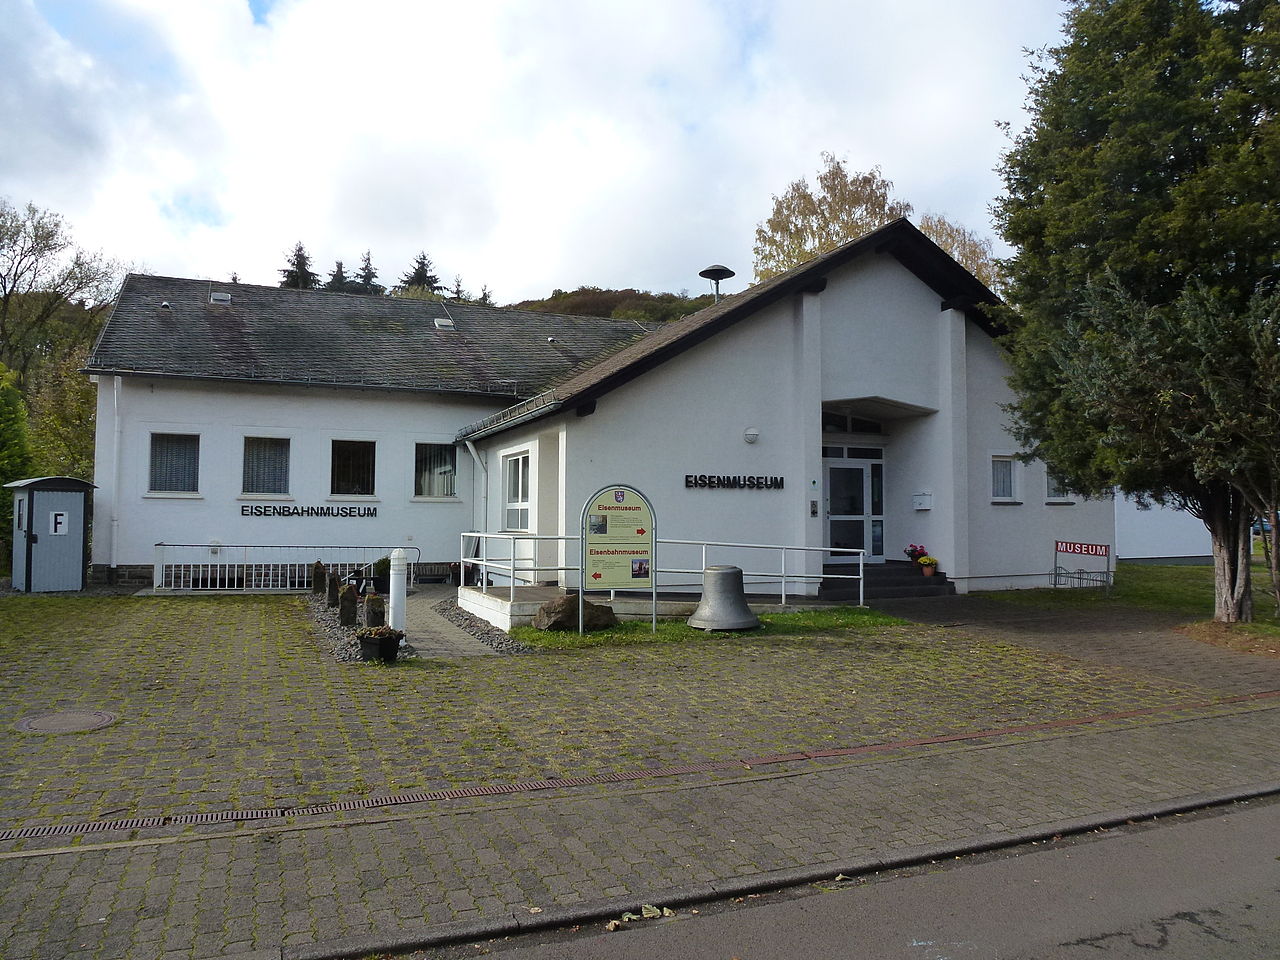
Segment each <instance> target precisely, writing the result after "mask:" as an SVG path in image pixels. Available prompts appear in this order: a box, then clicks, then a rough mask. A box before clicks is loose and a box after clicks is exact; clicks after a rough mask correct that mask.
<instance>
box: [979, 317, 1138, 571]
mask: <svg viewBox="0 0 1280 960" xmlns="http://www.w3.org/2000/svg"><path fill="white" fill-rule="evenodd" d="M966 342H967V351H966V352H967V356H968V365H967V374H966V375H967V379H968V383H969V390H968V396H969V431H968V437H969V530H970V538H969V556H970V561H969V563H970V570H969V576H970V577H972V578H974V579H971V580H970V581H969V583H968V588H969V589H971V590H1002V589H1009V588H1019V587H1044V586H1048V578H1047V576H1046V575H1047V574H1049V573H1050V572H1051V571H1052V569H1053V559H1054V555H1053V547H1054V541H1055V540H1059V539H1060V540H1071V541H1078V542H1084V543H1106V544H1109V545H1110V546H1111V547H1112V557H1113V560H1112V562H1113V565H1114V555H1115V516H1114V511H1113V509H1112V504H1111V502H1110V501H1109V500H1083V499H1080V498H1074V499H1073V500H1072V501H1071V502H1065V501H1059V502H1053V501H1049V499H1048V477H1047V474H1046V472H1045V467H1044V464H1043V463H1039V462H1033V463H1027V464H1024V463H1019V462H1015V463H1014V465H1013V475H1014V499H1015V500H1016V501H1017V502H1016V503H1003V502H1001V503H996V502H993V501H992V497H991V492H992V491H991V458H992V457H993V456H1010V455H1012V454H1015V453H1017V452H1018V449H1017V446H1016V443H1015V441H1014V439H1013V437H1012V436H1011V435H1010V434H1009V432H1008V430H1007V429H1006V428H1005V426H1006V423H1007V422H1008V420H1007V417H1006V416H1005V414H1004V413H1003V411H1001V409H1000V407H999V405H1000V404H1002V403H1008V402H1010V401H1012V400H1013V391H1012V390H1010V389H1009V386H1008V384H1007V383H1006V381H1005V378H1006V377H1007V376H1008V373H1009V370H1008V366H1007V364H1006V363H1005V361H1004V358H1003V357H1002V356H1001V353H1000V349H999V347H997V346H996V344H995V343H994V341H992V340H991V338H990V337H988V336H987V335H986V334H985V333H983V332H982V331H980V330H979V329H977V328H976V327H974V326H972V325H970V326H969V328H968V334H967V336H966ZM1063 565H1064V566H1069V567H1070V568H1071V569H1075V568H1077V567H1084V568H1086V569H1102V568H1103V566H1104V564H1103V562H1102V561H1099V560H1095V559H1093V558H1080V557H1074V556H1073V557H1070V558H1064V559H1063ZM1026 574H1037V576H1025V575H1026ZM957 586H961V587H962V586H963V583H961V584H958V585H957Z"/></svg>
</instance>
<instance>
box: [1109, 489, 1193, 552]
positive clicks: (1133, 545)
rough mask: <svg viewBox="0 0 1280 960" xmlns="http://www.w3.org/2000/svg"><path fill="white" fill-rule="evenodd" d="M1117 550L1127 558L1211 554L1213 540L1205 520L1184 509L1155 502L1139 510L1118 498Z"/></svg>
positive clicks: (1125, 500) (1131, 503)
mask: <svg viewBox="0 0 1280 960" xmlns="http://www.w3.org/2000/svg"><path fill="white" fill-rule="evenodd" d="M1115 503H1116V554H1117V555H1118V556H1120V557H1121V558H1123V559H1126V560H1130V559H1132V560H1141V559H1147V558H1153V557H1209V556H1211V555H1212V554H1213V544H1212V541H1211V540H1210V538H1209V531H1208V529H1207V528H1206V527H1205V525H1204V521H1203V520H1200V519H1199V518H1197V517H1193V516H1192V515H1191V514H1189V513H1187V511H1185V510H1176V509H1174V508H1173V507H1161V506H1153V507H1152V508H1151V509H1150V510H1140V509H1138V506H1137V504H1135V503H1134V502H1133V501H1132V500H1130V499H1129V498H1127V497H1117V498H1116V501H1115Z"/></svg>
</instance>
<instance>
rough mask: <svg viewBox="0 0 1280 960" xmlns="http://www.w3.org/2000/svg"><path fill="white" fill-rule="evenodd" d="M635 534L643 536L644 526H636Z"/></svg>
mask: <svg viewBox="0 0 1280 960" xmlns="http://www.w3.org/2000/svg"><path fill="white" fill-rule="evenodd" d="M636 534H637V536H641V537H643V536H644V527H636Z"/></svg>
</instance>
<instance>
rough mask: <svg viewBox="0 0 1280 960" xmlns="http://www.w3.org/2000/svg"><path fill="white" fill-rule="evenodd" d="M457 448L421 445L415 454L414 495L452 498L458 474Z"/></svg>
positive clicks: (451, 445)
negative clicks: (455, 477)
mask: <svg viewBox="0 0 1280 960" xmlns="http://www.w3.org/2000/svg"><path fill="white" fill-rule="evenodd" d="M457 453H458V451H457V448H456V447H454V446H453V444H444V443H419V444H417V445H416V446H415V448H414V454H413V495H414V496H415V497H452V496H453V495H454V476H455V475H456V473H457V460H456V457H457Z"/></svg>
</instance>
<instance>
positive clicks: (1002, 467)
mask: <svg viewBox="0 0 1280 960" xmlns="http://www.w3.org/2000/svg"><path fill="white" fill-rule="evenodd" d="M991 499H992V500H1013V499H1014V489H1013V457H992V458H991Z"/></svg>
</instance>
